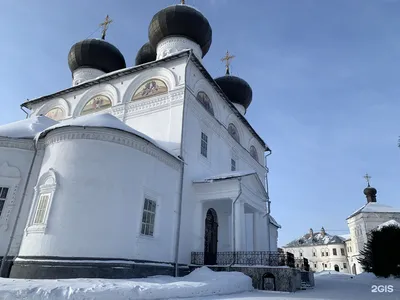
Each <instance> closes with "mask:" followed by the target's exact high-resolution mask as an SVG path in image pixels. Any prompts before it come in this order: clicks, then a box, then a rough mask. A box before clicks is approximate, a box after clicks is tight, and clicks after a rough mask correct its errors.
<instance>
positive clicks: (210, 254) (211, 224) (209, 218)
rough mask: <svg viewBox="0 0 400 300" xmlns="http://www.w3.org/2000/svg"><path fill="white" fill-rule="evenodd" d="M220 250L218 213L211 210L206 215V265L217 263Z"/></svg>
mask: <svg viewBox="0 0 400 300" xmlns="http://www.w3.org/2000/svg"><path fill="white" fill-rule="evenodd" d="M217 250H218V217H217V212H216V211H215V210H214V209H212V208H210V209H209V210H208V211H207V214H206V220H205V234H204V264H205V265H215V264H216V263H217Z"/></svg>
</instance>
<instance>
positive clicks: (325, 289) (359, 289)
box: [180, 271, 400, 300]
mask: <svg viewBox="0 0 400 300" xmlns="http://www.w3.org/2000/svg"><path fill="white" fill-rule="evenodd" d="M315 284H316V286H315V287H314V289H309V290H306V291H297V292H296V293H283V292H268V291H256V290H255V291H252V292H245V293H241V294H235V295H227V296H217V297H200V298H199V297H198V298H190V300H263V299H265V300H289V299H291V300H307V299H314V300H380V299H382V300H383V299H390V300H400V279H390V278H389V279H384V278H382V279H381V278H376V277H375V276H374V275H373V274H368V273H363V274H360V275H357V276H354V275H349V274H344V273H338V272H335V271H330V272H329V271H324V272H320V273H317V274H315ZM374 285H376V286H385V285H386V286H389V285H392V286H393V292H391V293H389V292H386V293H384V292H376V293H373V292H372V289H373V286H374ZM180 300H185V299H180ZM186 300H189V299H188V298H186Z"/></svg>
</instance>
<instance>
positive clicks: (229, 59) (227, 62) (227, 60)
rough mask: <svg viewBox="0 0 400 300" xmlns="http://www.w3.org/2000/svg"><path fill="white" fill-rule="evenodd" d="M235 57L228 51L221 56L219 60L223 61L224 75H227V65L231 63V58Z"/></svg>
mask: <svg viewBox="0 0 400 300" xmlns="http://www.w3.org/2000/svg"><path fill="white" fill-rule="evenodd" d="M234 58H235V55H230V54H229V51H228V50H227V51H226V54H225V56H224V57H223V58H221V61H222V62H224V61H225V67H226V75H229V74H230V72H229V66H230V65H231V62H230V61H231V60H232V59H234Z"/></svg>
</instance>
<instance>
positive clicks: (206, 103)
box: [196, 92, 214, 115]
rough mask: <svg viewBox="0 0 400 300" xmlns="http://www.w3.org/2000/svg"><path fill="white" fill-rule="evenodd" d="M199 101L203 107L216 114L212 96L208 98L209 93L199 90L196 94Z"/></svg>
mask: <svg viewBox="0 0 400 300" xmlns="http://www.w3.org/2000/svg"><path fill="white" fill-rule="evenodd" d="M196 99H197V101H199V102H200V103H201V105H203V107H204V108H205V109H206V111H208V112H209V113H210V114H212V115H214V109H213V107H212V104H211V100H210V98H208V96H207V94H206V93H204V92H198V93H197V96H196Z"/></svg>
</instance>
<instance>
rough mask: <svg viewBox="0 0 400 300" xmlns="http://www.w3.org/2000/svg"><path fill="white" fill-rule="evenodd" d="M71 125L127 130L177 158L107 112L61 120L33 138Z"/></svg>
mask: <svg viewBox="0 0 400 300" xmlns="http://www.w3.org/2000/svg"><path fill="white" fill-rule="evenodd" d="M71 126H76V127H96V128H111V129H117V130H121V131H125V132H129V133H132V134H134V135H136V136H139V137H141V138H142V139H144V140H146V141H148V142H150V143H152V144H153V145H154V146H156V147H158V148H160V149H161V150H163V151H165V152H167V153H168V154H170V155H172V156H174V157H175V158H177V156H176V155H175V154H173V153H171V152H170V151H169V150H168V149H166V148H164V147H162V146H160V144H159V143H157V142H156V141H154V140H153V139H152V138H150V137H149V136H147V135H145V134H143V133H141V132H139V131H137V130H135V129H133V128H132V127H130V126H128V125H126V124H125V123H124V122H122V121H120V120H119V119H118V118H116V117H114V116H113V115H111V114H108V113H104V114H96V115H87V116H81V117H78V118H75V119H68V120H64V121H61V122H59V123H57V124H55V125H53V126H51V127H48V128H46V129H45V130H44V131H42V132H40V133H38V134H37V135H36V137H35V139H39V138H40V137H41V136H43V135H46V134H47V133H48V132H49V131H51V130H54V129H57V128H62V127H71Z"/></svg>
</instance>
